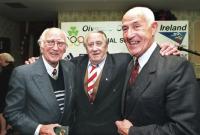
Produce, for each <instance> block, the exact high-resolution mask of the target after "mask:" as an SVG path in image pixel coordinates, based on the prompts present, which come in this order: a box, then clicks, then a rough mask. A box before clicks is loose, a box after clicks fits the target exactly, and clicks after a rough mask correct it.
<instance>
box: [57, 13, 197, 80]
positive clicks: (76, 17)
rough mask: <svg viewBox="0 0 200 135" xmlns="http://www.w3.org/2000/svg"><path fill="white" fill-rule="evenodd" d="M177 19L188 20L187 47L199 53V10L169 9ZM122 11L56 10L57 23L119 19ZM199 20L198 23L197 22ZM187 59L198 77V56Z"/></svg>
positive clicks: (190, 55)
mask: <svg viewBox="0 0 200 135" xmlns="http://www.w3.org/2000/svg"><path fill="white" fill-rule="evenodd" d="M171 12H172V13H173V14H174V15H175V16H176V17H177V20H188V21H189V48H190V49H192V50H195V51H197V52H199V53H200V45H198V44H200V42H199V38H197V36H198V37H199V35H200V29H198V28H200V11H199V10H198V11H197V10H194V11H187V10H181V11H180V10H172V11H171ZM123 14H124V11H70V12H66V11H59V12H58V25H59V27H60V25H61V22H76V21H119V20H121V18H122V16H123ZM198 22H199V23H198ZM189 60H190V62H192V63H193V66H194V68H195V72H196V75H197V77H198V78H200V57H199V56H195V55H192V54H189Z"/></svg>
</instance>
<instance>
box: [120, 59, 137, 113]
mask: <svg viewBox="0 0 200 135" xmlns="http://www.w3.org/2000/svg"><path fill="white" fill-rule="evenodd" d="M133 65H134V60H131V61H130V63H129V65H128V67H127V72H126V78H125V83H124V87H123V92H122V104H121V106H122V107H121V112H122V116H125V103H126V90H127V85H128V81H129V78H130V75H131V70H132V67H133Z"/></svg>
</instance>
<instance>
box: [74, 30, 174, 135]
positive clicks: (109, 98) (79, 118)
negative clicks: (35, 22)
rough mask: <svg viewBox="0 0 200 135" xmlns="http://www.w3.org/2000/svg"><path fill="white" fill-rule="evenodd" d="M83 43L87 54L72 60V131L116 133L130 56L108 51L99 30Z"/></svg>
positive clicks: (89, 134) (79, 134)
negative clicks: (74, 87)
mask: <svg viewBox="0 0 200 135" xmlns="http://www.w3.org/2000/svg"><path fill="white" fill-rule="evenodd" d="M84 45H85V48H86V51H87V54H88V55H83V56H79V57H77V58H75V59H73V60H72V61H73V62H74V63H75V65H76V69H77V70H76V74H77V76H79V80H77V81H76V82H77V86H78V88H77V91H76V92H75V95H76V96H75V108H76V109H75V112H76V116H75V123H74V125H73V128H72V133H71V134H72V135H117V134H118V133H117V128H116V125H115V121H116V120H118V119H120V118H121V113H120V110H121V109H120V108H121V107H120V103H121V95H122V89H123V85H124V80H125V73H126V69H127V66H128V63H129V62H130V60H131V59H132V58H131V57H130V55H129V54H125V53H118V54H109V53H108V41H107V37H106V35H105V33H103V32H102V31H96V32H95V31H94V32H90V33H89V34H88V35H87V36H86V37H85V44H84ZM168 49H169V48H168ZM164 50H166V49H164ZM169 50H170V51H169ZM169 50H168V51H167V52H168V53H169V52H170V53H172V52H174V53H177V50H176V49H175V50H173V49H172V50H171V49H169ZM93 65H96V68H97V79H96V81H95V83H94V84H93V85H94V87H93V89H92V90H91V89H89V90H88V86H90V87H89V88H91V86H92V84H91V82H90V81H91V78H90V77H89V76H90V71H91V68H92V66H93ZM93 71H94V70H93ZM93 71H92V72H93ZM88 78H90V79H88Z"/></svg>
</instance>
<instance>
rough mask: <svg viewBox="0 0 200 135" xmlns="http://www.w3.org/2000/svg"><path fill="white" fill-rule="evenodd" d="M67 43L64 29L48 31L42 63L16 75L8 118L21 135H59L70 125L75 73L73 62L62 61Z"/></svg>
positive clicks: (42, 41)
mask: <svg viewBox="0 0 200 135" xmlns="http://www.w3.org/2000/svg"><path fill="white" fill-rule="evenodd" d="M66 40H67V37H66V34H65V32H64V31H62V30H61V29H58V28H48V29H46V30H44V32H43V33H42V35H41V36H40V39H39V40H38V42H39V45H40V51H41V57H40V58H39V60H37V61H36V62H35V63H34V64H30V65H22V66H19V67H17V68H15V69H14V71H13V73H12V76H11V80H10V91H9V92H8V95H7V97H6V103H7V106H6V108H5V118H6V120H7V122H8V123H9V124H10V125H11V126H12V127H13V128H14V129H15V130H17V131H19V132H20V135H47V134H48V135H55V133H54V128H55V127H57V126H60V125H65V126H68V125H70V122H71V120H70V119H71V118H72V117H71V111H72V110H71V106H72V103H71V102H72V97H73V95H72V91H74V87H75V86H74V82H75V80H74V78H75V77H74V75H75V73H74V65H73V64H72V63H71V62H69V61H64V60H61V59H62V56H63V54H64V53H65V51H66V48H67V44H66Z"/></svg>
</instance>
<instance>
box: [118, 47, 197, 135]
mask: <svg viewBox="0 0 200 135" xmlns="http://www.w3.org/2000/svg"><path fill="white" fill-rule="evenodd" d="M159 50H160V49H159V47H157V48H156V49H155V51H154V52H153V54H152V55H151V57H150V59H149V60H148V62H147V64H146V65H145V66H144V67H143V69H142V70H141V72H140V73H139V75H138V77H137V78H136V81H135V83H134V84H133V85H132V86H131V88H130V89H127V84H128V80H129V77H130V74H131V68H132V66H133V61H132V62H131V63H130V64H129V67H128V70H127V75H126V82H125V86H124V88H123V96H122V113H123V117H124V118H125V119H128V120H130V121H131V122H132V123H133V127H131V128H130V130H129V135H198V134H199V133H200V132H199V131H198V130H199V128H200V127H199V125H200V115H199V114H200V110H199V109H200V98H199V97H200V91H199V88H198V86H197V82H196V79H195V74H194V71H193V68H192V65H191V64H190V63H189V62H188V61H187V60H185V59H183V58H181V57H178V56H161V55H160V53H159Z"/></svg>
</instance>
